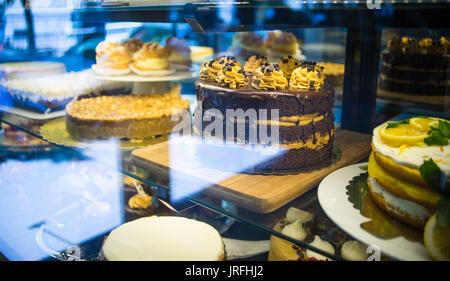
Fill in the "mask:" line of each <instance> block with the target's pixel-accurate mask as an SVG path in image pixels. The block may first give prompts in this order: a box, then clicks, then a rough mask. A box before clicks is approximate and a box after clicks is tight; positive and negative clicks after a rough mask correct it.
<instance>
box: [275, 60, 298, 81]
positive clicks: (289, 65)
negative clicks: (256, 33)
mask: <svg viewBox="0 0 450 281" xmlns="http://www.w3.org/2000/svg"><path fill="white" fill-rule="evenodd" d="M279 64H280V68H281V70H282V71H283V74H284V77H286V79H287V80H288V81H289V79H291V74H292V71H294V69H296V68H297V67H299V66H300V61H299V60H298V59H296V58H294V57H292V56H287V57H283V58H282V59H281V61H280V63H279Z"/></svg>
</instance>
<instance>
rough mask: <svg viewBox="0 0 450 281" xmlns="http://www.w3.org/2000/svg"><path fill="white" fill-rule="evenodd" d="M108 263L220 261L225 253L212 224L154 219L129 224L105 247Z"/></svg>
mask: <svg viewBox="0 0 450 281" xmlns="http://www.w3.org/2000/svg"><path fill="white" fill-rule="evenodd" d="M102 255H103V257H104V258H105V260H108V261H220V260H224V259H225V250H224V244H223V241H222V237H221V236H220V234H219V232H217V230H216V229H215V228H213V227H212V226H210V225H209V224H206V223H204V222H200V221H197V220H193V219H188V218H184V217H175V216H151V217H144V218H140V219H137V220H134V221H131V222H128V223H125V224H123V225H121V226H119V227H117V228H116V229H114V230H113V231H111V233H110V234H109V235H108V237H107V238H106V239H105V242H104V244H103V248H102Z"/></svg>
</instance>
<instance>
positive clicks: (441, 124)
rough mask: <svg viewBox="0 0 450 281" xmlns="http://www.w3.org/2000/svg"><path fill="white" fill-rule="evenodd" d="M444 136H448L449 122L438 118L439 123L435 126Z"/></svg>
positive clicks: (449, 136) (449, 135)
mask: <svg viewBox="0 0 450 281" xmlns="http://www.w3.org/2000/svg"><path fill="white" fill-rule="evenodd" d="M437 129H438V130H439V131H440V132H441V134H442V136H443V137H444V138H450V123H449V122H445V121H441V120H439V125H438V128H437Z"/></svg>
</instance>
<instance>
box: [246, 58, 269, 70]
mask: <svg viewBox="0 0 450 281" xmlns="http://www.w3.org/2000/svg"><path fill="white" fill-rule="evenodd" d="M266 63H268V60H267V58H266V57H265V56H260V55H254V56H251V57H249V58H248V59H247V61H246V62H245V65H244V71H245V73H247V74H248V75H253V72H254V71H255V70H256V69H257V68H259V67H261V66H262V65H264V64H266Z"/></svg>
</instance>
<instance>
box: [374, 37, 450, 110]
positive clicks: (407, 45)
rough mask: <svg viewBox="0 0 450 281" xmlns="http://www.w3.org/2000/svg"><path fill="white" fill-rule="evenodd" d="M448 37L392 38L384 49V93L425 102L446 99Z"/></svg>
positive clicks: (449, 74) (448, 91)
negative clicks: (417, 39)
mask: <svg viewBox="0 0 450 281" xmlns="http://www.w3.org/2000/svg"><path fill="white" fill-rule="evenodd" d="M448 46H449V42H448V40H447V38H445V37H441V38H440V39H439V40H432V39H430V38H424V39H422V40H421V41H419V42H418V41H416V40H414V39H412V38H409V37H403V38H401V39H399V38H393V39H391V40H390V41H389V42H388V48H387V50H386V51H385V52H383V53H382V65H381V69H380V89H381V90H382V91H381V95H383V96H391V97H397V98H398V97H403V98H408V97H411V96H413V98H412V99H413V100H415V101H423V102H426V103H441V104H442V103H444V102H445V100H446V96H448V95H449V94H450V84H449V78H450V72H449V70H448V69H449V66H450V55H449V51H450V48H449V47H448Z"/></svg>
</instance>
